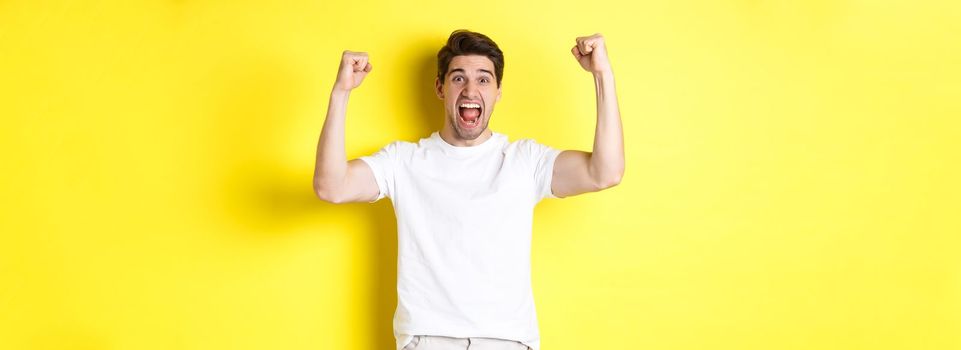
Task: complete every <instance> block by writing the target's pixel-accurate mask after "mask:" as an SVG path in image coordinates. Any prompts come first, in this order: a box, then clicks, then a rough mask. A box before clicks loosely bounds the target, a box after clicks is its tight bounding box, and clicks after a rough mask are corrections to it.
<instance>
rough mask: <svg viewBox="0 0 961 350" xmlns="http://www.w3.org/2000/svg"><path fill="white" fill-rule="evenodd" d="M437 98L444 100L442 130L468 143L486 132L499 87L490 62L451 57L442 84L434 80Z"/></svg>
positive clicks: (487, 59)
mask: <svg viewBox="0 0 961 350" xmlns="http://www.w3.org/2000/svg"><path fill="white" fill-rule="evenodd" d="M435 87H436V92H437V97H439V98H440V99H442V100H444V110H445V113H446V118H445V119H444V129H445V130H444V131H445V132H446V134H447V135H448V136H451V137H453V138H455V140H456V141H462V142H464V143H465V144H467V145H469V144H471V142H470V141H472V140H475V139H477V138H478V137H479V136H481V135H483V134H484V133H485V132H486V131H487V125H488V123H490V117H491V114H492V113H493V112H494V104H495V103H497V101H499V100H500V97H501V89H500V88H499V87H497V80H496V77H495V76H494V62H491V60H490V59H489V58H487V56H480V55H467V56H454V58H453V59H451V61H450V65H449V67H448V69H447V75H446V76H445V77H444V81H443V84H442V83H441V81H440V80H437V81H436V82H435Z"/></svg>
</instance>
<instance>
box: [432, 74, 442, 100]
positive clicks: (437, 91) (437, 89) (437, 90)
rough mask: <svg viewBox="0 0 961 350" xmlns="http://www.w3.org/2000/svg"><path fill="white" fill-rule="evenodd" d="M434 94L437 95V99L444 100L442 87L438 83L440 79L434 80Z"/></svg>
mask: <svg viewBox="0 0 961 350" xmlns="http://www.w3.org/2000/svg"><path fill="white" fill-rule="evenodd" d="M434 93H435V94H437V98H439V99H441V100H443V99H444V85H443V84H441V83H440V78H434Z"/></svg>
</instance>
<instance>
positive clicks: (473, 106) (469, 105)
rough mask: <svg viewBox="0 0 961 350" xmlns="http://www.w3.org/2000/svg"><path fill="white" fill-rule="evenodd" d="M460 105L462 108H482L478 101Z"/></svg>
mask: <svg viewBox="0 0 961 350" xmlns="http://www.w3.org/2000/svg"><path fill="white" fill-rule="evenodd" d="M460 107H461V108H480V105H479V104H476V103H461V104H460Z"/></svg>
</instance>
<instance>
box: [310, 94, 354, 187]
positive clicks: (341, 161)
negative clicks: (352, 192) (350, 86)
mask: <svg viewBox="0 0 961 350" xmlns="http://www.w3.org/2000/svg"><path fill="white" fill-rule="evenodd" d="M349 97H350V91H344V90H338V89H336V88H335V89H333V91H331V93H330V102H329V104H328V105H327V118H326V119H325V120H324V127H323V130H322V131H321V133H320V141H319V142H318V143H317V161H316V163H315V165H314V191H317V192H329V191H330V190H331V189H337V188H339V187H341V185H342V184H343V182H344V179H345V178H346V176H347V154H346V151H345V145H344V144H345V141H344V139H345V137H344V133H345V119H346V117H345V115H346V110H347V100H348V98H349Z"/></svg>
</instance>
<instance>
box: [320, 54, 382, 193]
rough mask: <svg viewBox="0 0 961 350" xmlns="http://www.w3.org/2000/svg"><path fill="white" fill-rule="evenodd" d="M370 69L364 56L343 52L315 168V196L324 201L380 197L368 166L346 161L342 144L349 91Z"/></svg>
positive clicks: (358, 161) (356, 161)
mask: <svg viewBox="0 0 961 350" xmlns="http://www.w3.org/2000/svg"><path fill="white" fill-rule="evenodd" d="M372 68H373V66H371V65H370V63H369V62H368V58H367V54H366V53H363V52H351V51H344V54H343V56H342V57H341V60H340V68H339V70H338V72H337V81H336V82H335V83H334V88H333V89H332V90H331V92H330V101H329V103H328V105H327V118H326V119H325V120H324V128H323V130H322V131H321V133H320V141H319V142H318V143H317V162H316V163H315V165H314V194H316V195H317V197H318V198H320V199H322V200H324V201H327V202H331V203H348V202H370V201H372V200H374V199H376V198H377V196H378V195H379V194H380V189H379V188H378V187H377V182H376V180H375V179H374V173H373V172H372V171H371V169H370V167H369V166H368V165H367V164H366V163H364V162H363V161H362V160H359V159H353V160H351V161H349V162H348V161H347V155H346V151H345V145H344V143H345V141H344V138H345V137H344V129H345V127H344V124H345V121H344V120H345V118H346V111H347V100H348V99H349V98H350V91H351V90H353V89H354V88H356V87H358V86H360V83H361V82H362V81H363V80H364V77H366V76H367V73H369V72H370V70H371V69H372Z"/></svg>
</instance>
